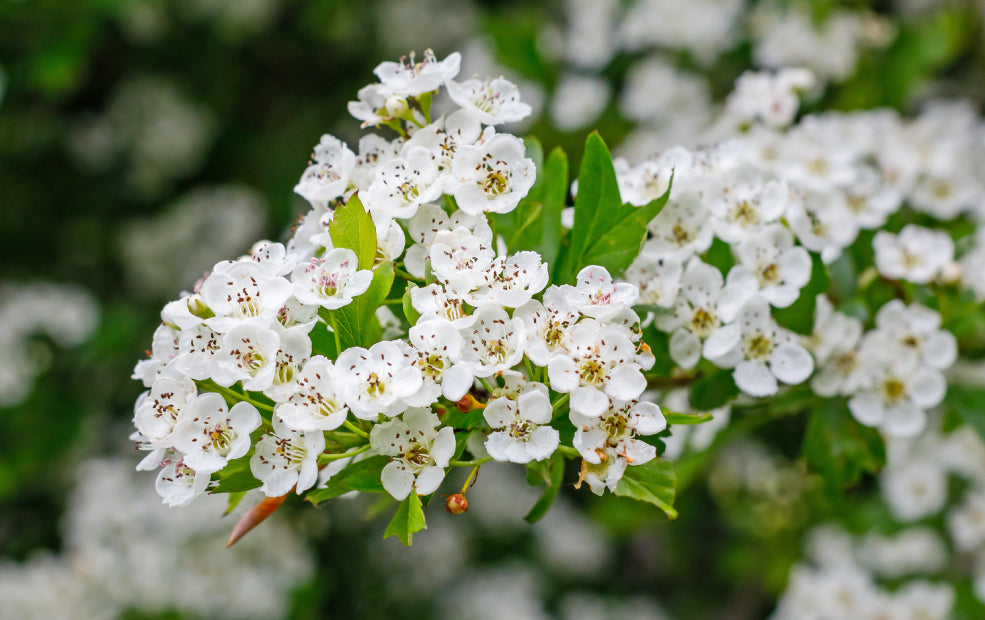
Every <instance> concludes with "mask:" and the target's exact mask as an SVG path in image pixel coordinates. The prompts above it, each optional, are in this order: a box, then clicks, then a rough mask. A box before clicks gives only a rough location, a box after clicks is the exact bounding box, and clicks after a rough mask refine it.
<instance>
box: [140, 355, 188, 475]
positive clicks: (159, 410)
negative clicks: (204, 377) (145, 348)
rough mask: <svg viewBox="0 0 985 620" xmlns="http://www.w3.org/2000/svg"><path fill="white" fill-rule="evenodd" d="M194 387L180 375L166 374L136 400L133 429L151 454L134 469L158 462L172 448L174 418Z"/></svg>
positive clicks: (175, 420) (186, 378) (176, 421)
mask: <svg viewBox="0 0 985 620" xmlns="http://www.w3.org/2000/svg"><path fill="white" fill-rule="evenodd" d="M196 394H197V390H196V388H195V383H194V382H193V381H192V380H191V379H190V378H189V377H186V376H183V375H181V374H180V373H174V372H167V371H166V374H162V375H161V376H159V377H158V378H157V379H156V380H155V381H154V385H152V386H151V389H149V390H147V391H146V392H144V393H143V394H141V395H140V396H139V397H138V398H137V403H136V405H135V406H134V408H133V425H134V426H135V427H136V429H137V432H138V433H140V440H141V443H144V444H146V445H145V446H142V448H144V449H149V450H152V452H151V454H149V455H148V456H147V457H146V458H145V459H144V461H142V462H141V464H140V465H139V466H138V469H143V468H145V467H146V466H147V465H148V464H150V463H154V462H158V461H160V460H161V458H162V456H163V454H164V450H165V449H166V448H170V447H171V446H172V445H173V440H172V432H173V431H174V427H175V425H176V424H177V423H178V415H179V414H180V413H181V410H182V409H183V408H184V407H185V405H187V404H188V403H189V402H191V401H192V400H194V399H195V396H196Z"/></svg>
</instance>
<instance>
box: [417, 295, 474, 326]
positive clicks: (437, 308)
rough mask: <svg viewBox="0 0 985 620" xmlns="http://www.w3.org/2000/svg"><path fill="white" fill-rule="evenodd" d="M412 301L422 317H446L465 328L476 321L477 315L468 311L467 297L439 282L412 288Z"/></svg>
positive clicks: (450, 321) (455, 324)
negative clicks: (466, 306)
mask: <svg viewBox="0 0 985 620" xmlns="http://www.w3.org/2000/svg"><path fill="white" fill-rule="evenodd" d="M410 303H411V305H412V306H413V307H414V310H417V311H418V312H420V313H421V318H422V319H423V318H425V317H437V318H440V319H444V320H446V321H448V322H449V323H451V324H452V325H454V326H455V328H456V329H465V328H467V327H470V326H471V325H472V323H474V322H475V317H474V316H473V315H471V314H469V313H468V312H467V311H466V308H465V297H464V296H462V295H459V294H456V293H454V292H453V291H450V290H446V289H445V288H444V287H442V286H441V285H438V284H429V285H428V286H423V287H417V288H413V289H411V291H410Z"/></svg>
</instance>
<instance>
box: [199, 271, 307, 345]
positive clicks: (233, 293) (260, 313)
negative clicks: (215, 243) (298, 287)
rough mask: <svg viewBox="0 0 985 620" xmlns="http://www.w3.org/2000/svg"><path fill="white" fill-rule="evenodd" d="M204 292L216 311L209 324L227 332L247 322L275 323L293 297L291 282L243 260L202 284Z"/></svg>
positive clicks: (203, 298)
mask: <svg viewBox="0 0 985 620" xmlns="http://www.w3.org/2000/svg"><path fill="white" fill-rule="evenodd" d="M201 293H202V301H203V302H204V303H205V305H206V306H208V308H209V309H210V310H211V311H212V312H213V313H215V316H214V317H212V318H210V319H206V321H205V323H206V325H208V326H209V327H211V328H212V329H214V330H216V331H217V332H220V333H226V332H228V331H229V330H231V329H233V328H234V327H235V326H237V325H239V324H241V323H244V322H249V323H254V324H257V325H261V326H264V327H266V326H267V325H269V324H270V323H272V322H273V321H274V320H275V319H276V318H277V313H278V312H279V311H280V309H281V307H282V306H283V305H284V302H286V301H287V298H288V297H290V296H291V283H290V282H288V281H287V280H286V279H285V278H282V277H279V276H271V275H268V274H267V273H265V272H264V270H263V268H262V267H261V266H260V265H258V264H257V263H254V262H252V261H243V262H238V263H235V264H233V265H231V266H230V267H228V268H227V269H223V270H221V271H216V272H214V273H213V274H212V275H211V276H209V277H208V279H206V280H205V282H204V283H203V284H202V288H201Z"/></svg>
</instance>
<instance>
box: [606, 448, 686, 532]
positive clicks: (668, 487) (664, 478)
mask: <svg viewBox="0 0 985 620" xmlns="http://www.w3.org/2000/svg"><path fill="white" fill-rule="evenodd" d="M616 495H618V496H620V497H631V498H633V499H635V500H639V501H641V502H648V503H650V504H653V505H654V506H656V507H657V508H660V509H661V510H663V511H664V513H666V515H667V518H668V519H671V520H673V519H676V518H677V510H676V509H675V508H674V499H675V496H676V495H677V475H676V474H675V473H674V466H673V465H671V463H670V461H665V460H663V459H653V460H652V461H650V462H648V463H644V464H642V465H633V466H630V467H627V468H626V473H625V474H623V476H622V480H620V481H619V486H617V487H616Z"/></svg>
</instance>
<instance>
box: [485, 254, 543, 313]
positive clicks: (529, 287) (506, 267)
mask: <svg viewBox="0 0 985 620" xmlns="http://www.w3.org/2000/svg"><path fill="white" fill-rule="evenodd" d="M482 275H483V279H482V283H481V284H480V285H479V286H478V288H477V289H476V290H475V291H474V292H472V293H470V294H469V295H468V297H467V299H468V302H469V304H470V305H473V306H479V305H482V304H485V303H493V304H497V305H500V306H503V307H506V308H517V307H519V306H522V305H523V304H525V303H527V302H528V301H530V299H531V298H532V297H533V296H534V295H536V294H537V293H539V292H541V291H542V290H544V287H545V286H547V282H548V280H550V274H549V273H548V265H547V263H545V262H544V261H542V260H541V259H540V254H538V253H537V252H517V253H516V254H511V255H510V256H507V257H506V258H496V259H494V260H493V261H492V264H490V265H489V268H488V269H486V272H485V273H484V274H482Z"/></svg>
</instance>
